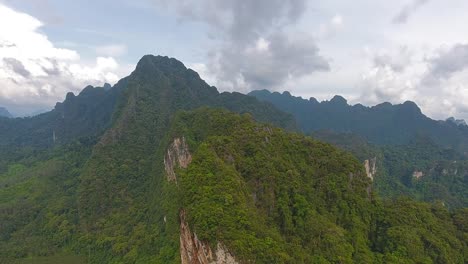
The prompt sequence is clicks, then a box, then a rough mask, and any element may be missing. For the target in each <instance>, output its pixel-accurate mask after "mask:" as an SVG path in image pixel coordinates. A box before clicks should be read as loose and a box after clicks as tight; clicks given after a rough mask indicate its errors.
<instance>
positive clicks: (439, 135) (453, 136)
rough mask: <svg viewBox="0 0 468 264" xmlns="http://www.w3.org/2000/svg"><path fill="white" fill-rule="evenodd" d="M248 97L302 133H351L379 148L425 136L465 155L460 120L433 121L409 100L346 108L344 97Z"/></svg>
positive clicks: (467, 142) (467, 138)
mask: <svg viewBox="0 0 468 264" xmlns="http://www.w3.org/2000/svg"><path fill="white" fill-rule="evenodd" d="M249 95H250V96H254V97H256V98H257V99H259V100H261V101H265V102H270V103H272V104H273V105H275V106H276V107H278V108H279V109H280V110H283V111H285V112H287V113H290V114H292V115H294V117H295V118H296V120H297V123H298V126H299V127H300V129H301V130H302V131H303V132H305V133H311V132H313V131H319V130H323V129H325V130H332V131H335V132H344V133H355V134H357V135H359V136H361V137H363V138H364V139H366V140H367V141H368V142H370V143H374V144H379V145H388V144H393V145H398V144H407V143H409V142H410V141H411V140H413V139H414V138H415V137H416V136H427V137H429V138H430V139H431V140H433V141H434V142H435V143H437V144H438V145H440V146H442V147H446V148H453V149H456V150H457V151H460V152H463V153H464V152H468V127H467V126H465V125H464V122H463V121H462V120H455V119H453V118H451V119H448V120H447V121H436V120H433V119H431V118H429V117H427V116H425V115H424V114H423V113H422V112H421V110H420V109H419V107H418V106H417V105H416V104H415V103H414V102H411V101H407V102H405V103H403V104H397V105H392V104H390V103H381V104H379V105H376V106H372V107H366V106H363V105H361V104H357V105H349V104H348V103H347V101H346V99H345V98H343V97H341V96H338V95H337V96H335V97H333V98H332V99H331V100H330V101H323V102H318V101H317V100H316V99H315V98H310V99H308V100H307V99H303V98H301V97H295V96H292V95H291V94H290V93H289V92H283V93H278V92H270V91H267V90H261V91H252V92H250V93H249Z"/></svg>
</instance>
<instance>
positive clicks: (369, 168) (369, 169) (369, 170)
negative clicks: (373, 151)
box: [364, 157, 377, 180]
mask: <svg viewBox="0 0 468 264" xmlns="http://www.w3.org/2000/svg"><path fill="white" fill-rule="evenodd" d="M376 163H377V158H376V157H374V158H372V159H370V160H368V159H367V160H365V161H364V168H365V169H366V175H367V177H369V178H370V179H371V180H374V176H375V174H376V173H377V168H376Z"/></svg>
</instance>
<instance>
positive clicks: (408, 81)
mask: <svg viewBox="0 0 468 264" xmlns="http://www.w3.org/2000/svg"><path fill="white" fill-rule="evenodd" d="M464 47H465V45H460V44H456V45H454V46H453V47H451V48H449V49H447V48H446V47H445V48H443V49H442V48H435V49H430V50H427V51H425V52H421V51H410V50H408V49H402V48H399V49H396V50H393V51H388V52H387V53H378V54H373V57H372V54H369V60H371V61H373V63H372V64H370V65H371V66H370V67H369V68H368V69H367V71H365V73H364V74H363V75H362V79H361V82H360V83H359V85H358V86H359V87H360V88H361V89H362V94H361V97H360V98H359V99H358V101H360V102H364V103H366V104H377V103H380V102H383V101H388V102H393V103H401V102H404V101H406V100H411V101H414V102H416V103H417V104H418V105H419V106H420V107H421V108H422V110H423V112H424V113H425V114H427V115H428V116H430V117H432V118H436V119H445V118H447V117H449V116H456V117H461V118H465V119H467V118H468V105H467V103H466V102H468V68H467V67H465V66H466V64H465V63H464V62H461V59H460V58H463V54H465V53H464V50H463V48H464ZM404 57H406V59H404ZM428 58H429V59H428Z"/></svg>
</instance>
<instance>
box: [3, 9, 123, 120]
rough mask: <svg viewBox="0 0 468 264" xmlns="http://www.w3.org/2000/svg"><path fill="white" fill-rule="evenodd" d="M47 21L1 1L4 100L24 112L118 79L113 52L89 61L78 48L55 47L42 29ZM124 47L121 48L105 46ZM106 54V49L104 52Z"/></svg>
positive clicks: (116, 51)
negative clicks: (71, 93)
mask: <svg viewBox="0 0 468 264" xmlns="http://www.w3.org/2000/svg"><path fill="white" fill-rule="evenodd" d="M43 26H44V24H43V23H42V22H41V21H39V20H38V19H36V18H35V17H32V16H30V15H28V14H25V13H21V12H18V11H16V10H13V9H11V8H9V7H7V6H5V5H4V4H1V3H0V105H2V106H6V107H8V108H10V109H11V110H13V111H16V112H19V113H21V114H25V113H27V112H28V111H34V110H36V109H44V108H49V107H51V106H53V105H54V104H55V102H57V101H61V100H63V97H64V95H65V94H66V93H67V92H68V91H72V92H79V91H80V90H81V89H82V88H83V87H85V86H86V85H88V84H91V85H102V83H104V82H110V83H114V82H116V81H117V80H118V76H117V74H116V72H119V65H118V63H117V62H116V61H115V59H113V58H112V57H98V58H96V59H95V62H94V63H93V62H91V63H85V62H83V59H82V58H81V57H80V55H79V54H78V52H77V51H75V50H71V49H63V48H57V47H56V46H55V45H54V44H53V43H52V42H51V41H50V40H49V39H48V37H47V36H46V35H45V34H44V33H42V32H41V31H40V29H41V27H43ZM107 51H108V53H109V54H103V55H107V56H108V55H110V53H112V52H113V53H114V55H115V54H116V53H118V52H122V51H123V48H122V47H117V46H116V47H107ZM103 53H105V52H103Z"/></svg>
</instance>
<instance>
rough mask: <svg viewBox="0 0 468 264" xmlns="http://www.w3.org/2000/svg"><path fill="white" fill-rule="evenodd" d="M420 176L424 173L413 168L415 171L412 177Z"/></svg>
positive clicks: (417, 177)
mask: <svg viewBox="0 0 468 264" xmlns="http://www.w3.org/2000/svg"><path fill="white" fill-rule="evenodd" d="M422 176H424V173H423V172H422V171H417V170H415V171H414V172H413V178H416V179H419V178H421V177H422Z"/></svg>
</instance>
